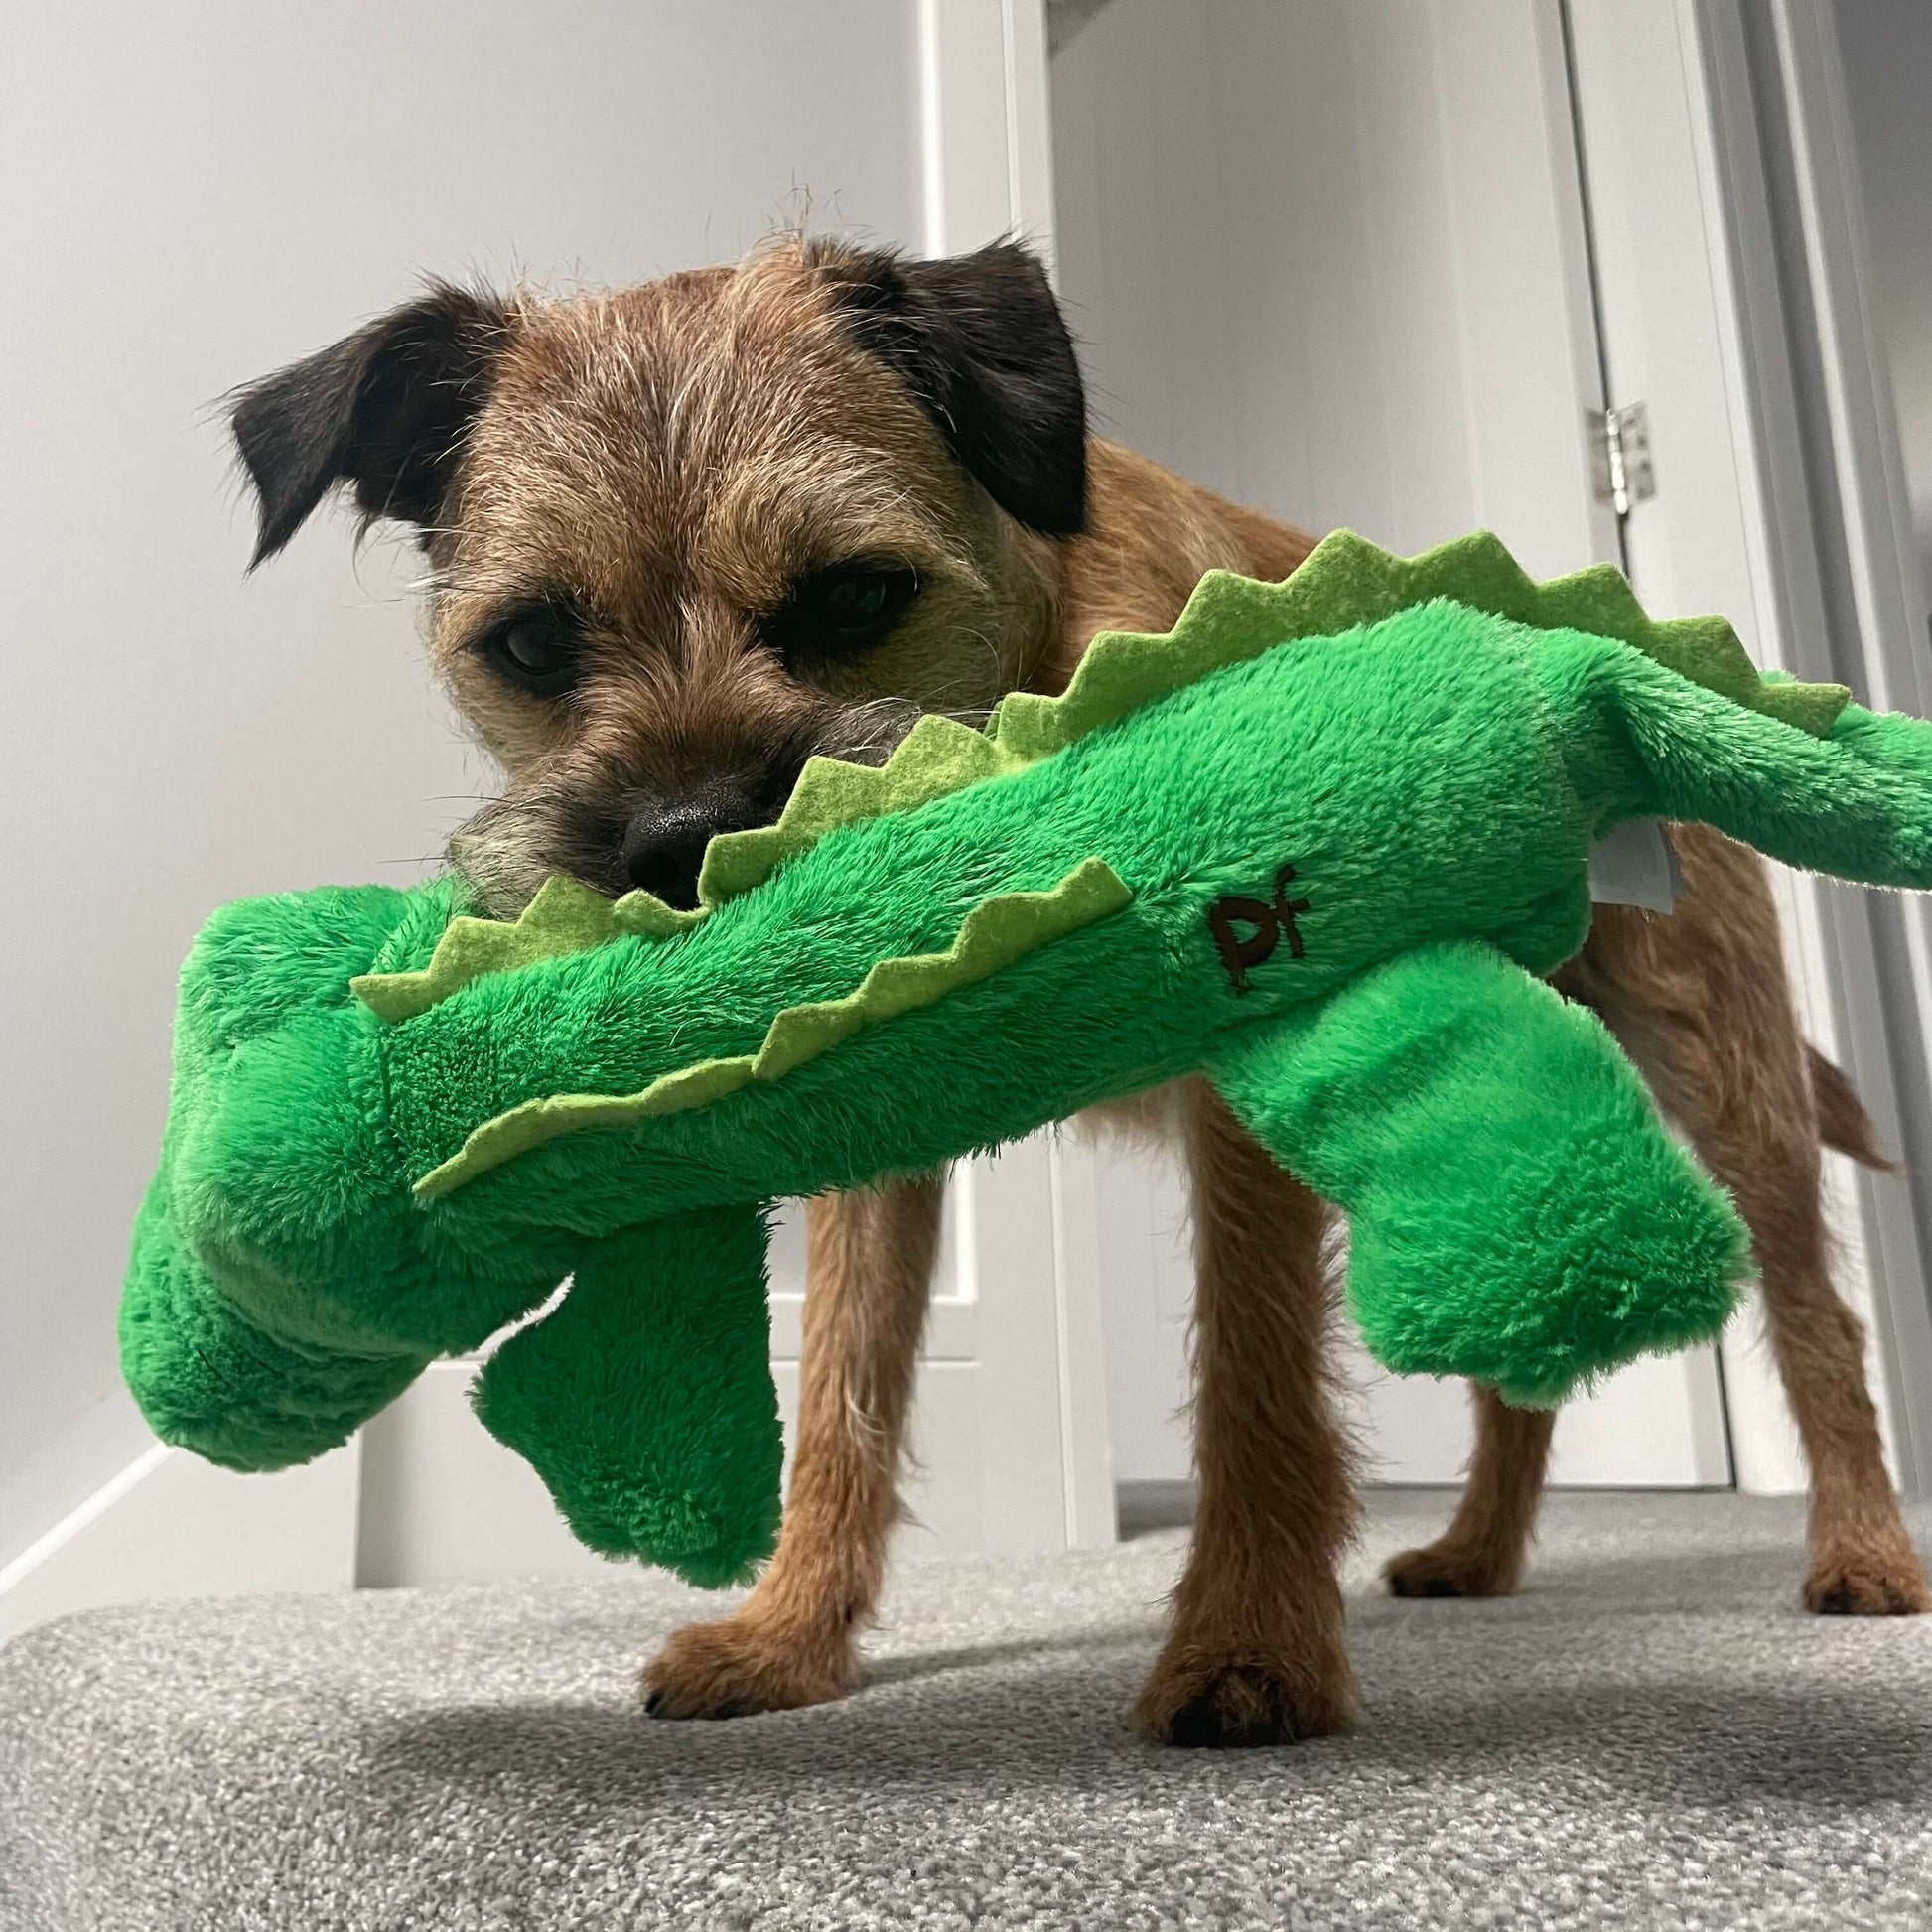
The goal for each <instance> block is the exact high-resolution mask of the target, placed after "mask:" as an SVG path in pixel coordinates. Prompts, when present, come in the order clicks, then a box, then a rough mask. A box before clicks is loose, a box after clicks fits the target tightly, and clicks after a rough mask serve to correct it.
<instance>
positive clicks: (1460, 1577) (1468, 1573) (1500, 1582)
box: [1382, 1539, 1522, 1596]
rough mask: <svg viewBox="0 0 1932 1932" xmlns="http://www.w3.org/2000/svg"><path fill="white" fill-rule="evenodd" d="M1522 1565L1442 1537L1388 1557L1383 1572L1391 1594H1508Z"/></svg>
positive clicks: (1516, 1579)
mask: <svg viewBox="0 0 1932 1932" xmlns="http://www.w3.org/2000/svg"><path fill="white" fill-rule="evenodd" d="M1521 1569H1522V1566H1521V1565H1520V1564H1508V1563H1504V1562H1502V1561H1501V1560H1499V1559H1498V1558H1497V1557H1495V1556H1493V1555H1491V1554H1488V1553H1485V1552H1482V1551H1477V1550H1470V1549H1468V1548H1466V1547H1464V1546H1462V1545H1460V1544H1455V1543H1450V1542H1449V1541H1448V1540H1447V1539H1445V1540H1444V1541H1443V1542H1441V1543H1427V1544H1425V1545H1424V1546H1423V1547H1422V1548H1421V1549H1420V1550H1404V1551H1403V1552H1402V1554H1401V1555H1400V1556H1395V1557H1391V1558H1390V1559H1389V1560H1388V1562H1387V1563H1385V1564H1384V1565H1383V1566H1382V1576H1383V1580H1384V1581H1385V1582H1386V1583H1387V1584H1388V1586H1389V1594H1390V1595H1391V1596H1507V1595H1508V1594H1509V1593H1510V1592H1511V1591H1512V1590H1513V1589H1514V1588H1515V1587H1516V1585H1517V1581H1518V1578H1519V1576H1520V1573H1521Z"/></svg>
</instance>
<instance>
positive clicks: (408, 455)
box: [230, 283, 511, 570]
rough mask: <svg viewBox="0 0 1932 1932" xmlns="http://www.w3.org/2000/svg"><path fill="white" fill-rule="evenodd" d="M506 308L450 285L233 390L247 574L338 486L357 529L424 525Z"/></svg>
mask: <svg viewBox="0 0 1932 1932" xmlns="http://www.w3.org/2000/svg"><path fill="white" fill-rule="evenodd" d="M510 326H511V325H510V310H509V307H508V305H507V304H505V303H503V302H501V301H498V300H496V299H494V298H492V297H488V296H483V295H477V294H473V293H471V292H470V291H469V290H467V289H460V288H455V287H453V286H451V285H450V284H448V283H435V284H433V285H432V286H431V288H430V290H429V293H428V294H426V295H425V296H423V297H422V299H421V300H420V301H416V302H411V303H409V304H407V305H405V306H404V307H403V308H400V309H396V310H394V311H392V312H391V313H390V314H388V315H386V316H383V317H381V318H379V319H378V320H377V321H375V322H372V323H370V324H368V326H367V327H366V328H363V329H358V330H357V331H356V332H355V334H354V335H352V336H348V337H345V338H344V340H343V341H342V342H339V343H337V344H335V345H333V346H332V347H329V348H325V349H322V350H320V351H318V352H317V353H316V354H314V355H311V356H309V357H308V358H307V359H306V360H304V361H300V362H296V363H293V364H292V365H291V366H290V367H288V368H286V369H278V370H277V371H276V372H275V374H273V375H268V376H264V377H263V378H262V379H261V380H260V381H259V382H254V383H250V384H249V385H248V386H247V387H246V388H245V389H242V390H240V391H238V392H237V394H236V397H235V400H234V403H233V407H232V409H231V411H230V424H231V426H232V428H233V431H234V440H235V447H236V449H237V450H238V451H239V452H240V455H241V461H242V463H243V464H244V465H245V466H246V468H247V472H248V477H249V481H250V482H251V483H253V484H254V486H255V497H256V502H257V506H258V509H259V511H260V527H259V533H258V536H257V538H256V543H255V554H254V557H253V559H252V561H251V562H250V565H249V568H250V569H251V570H252V569H253V568H254V566H255V565H256V564H259V563H261V562H262V561H263V560H264V559H266V558H269V557H272V556H274V554H275V553H276V551H278V550H280V549H281V548H282V546H283V545H284V544H286V543H287V542H288V540H289V539H290V538H291V537H292V536H294V534H295V533H296V531H297V530H299V529H300V528H301V527H302V525H303V523H304V522H305V521H306V520H307V519H308V516H309V513H310V511H312V510H313V509H314V508H315V507H316V505H317V504H318V503H319V502H321V501H322V499H323V497H324V496H325V495H326V494H327V493H328V491H329V490H330V489H331V488H333V487H334V486H335V485H336V484H337V483H348V484H350V485H352V486H353V489H354V492H355V501H356V505H357V507H358V508H359V509H360V511H361V513H362V517H363V519H364V521H365V522H374V521H376V520H377V519H378V518H381V517H394V518H397V519H399V520H401V521H403V522H408V523H415V524H418V525H427V524H431V523H434V522H435V521H436V519H437V515H438V512H439V510H440V509H441V507H442V503H443V499H444V495H445V492H446V491H447V489H448V486H449V482H450V476H451V472H452V470H453V469H454V467H455V463H456V459H457V456H458V455H459V453H460V452H461V449H462V446H463V439H464V437H465V435H466V434H467V432H468V431H469V428H470V425H471V423H472V422H473V421H474V420H475V417H476V414H477V411H478V410H479V409H481V408H482V406H483V401H484V399H485V398H486V397H487V395H488V393H489V384H490V379H491V375H492V372H493V370H494V367H495V362H496V357H497V355H498V354H499V353H500V351H501V349H502V347H503V345H504V343H505V342H506V341H507V340H508V337H509V333H510Z"/></svg>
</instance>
